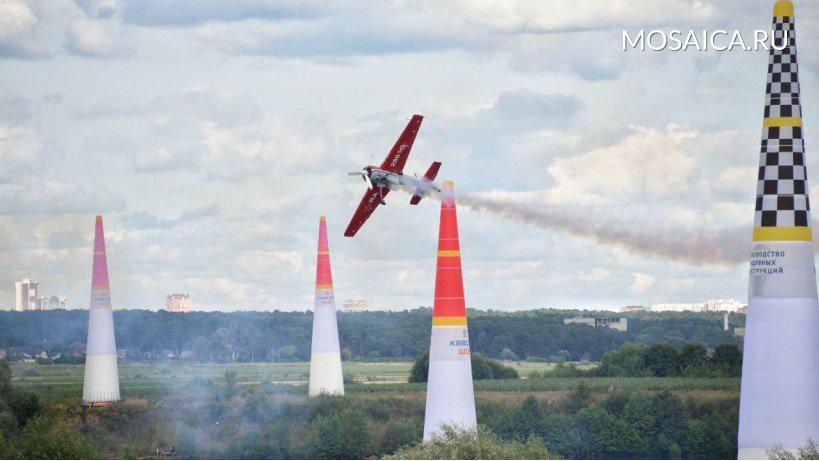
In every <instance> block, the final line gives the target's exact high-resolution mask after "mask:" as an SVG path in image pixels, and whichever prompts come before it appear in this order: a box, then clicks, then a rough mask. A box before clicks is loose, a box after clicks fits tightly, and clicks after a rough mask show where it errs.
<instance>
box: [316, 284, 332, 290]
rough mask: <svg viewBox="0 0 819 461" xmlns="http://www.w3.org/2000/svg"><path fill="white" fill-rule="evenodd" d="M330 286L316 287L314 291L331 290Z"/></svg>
mask: <svg viewBox="0 0 819 461" xmlns="http://www.w3.org/2000/svg"><path fill="white" fill-rule="evenodd" d="M332 289H333V286H332V285H316V290H332Z"/></svg>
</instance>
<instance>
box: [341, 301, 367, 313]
mask: <svg viewBox="0 0 819 461" xmlns="http://www.w3.org/2000/svg"><path fill="white" fill-rule="evenodd" d="M341 310H342V312H364V311H365V310H367V303H366V302H364V300H363V299H348V300H345V301H344V304H342V305H341Z"/></svg>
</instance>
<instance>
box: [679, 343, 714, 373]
mask: <svg viewBox="0 0 819 461" xmlns="http://www.w3.org/2000/svg"><path fill="white" fill-rule="evenodd" d="M707 361H708V350H707V349H705V346H703V345H702V344H698V343H687V344H685V345H684V346H683V347H682V348H680V367H681V368H683V369H685V368H700V367H703V366H705V364H706V363H707Z"/></svg>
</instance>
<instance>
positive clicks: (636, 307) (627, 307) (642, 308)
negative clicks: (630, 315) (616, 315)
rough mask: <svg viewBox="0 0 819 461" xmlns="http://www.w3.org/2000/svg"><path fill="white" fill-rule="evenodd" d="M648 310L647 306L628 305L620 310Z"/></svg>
mask: <svg viewBox="0 0 819 461" xmlns="http://www.w3.org/2000/svg"><path fill="white" fill-rule="evenodd" d="M648 310H649V309H648V307H646V306H626V307H624V308H622V309H620V312H647V311H648Z"/></svg>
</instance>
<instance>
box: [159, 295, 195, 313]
mask: <svg viewBox="0 0 819 461" xmlns="http://www.w3.org/2000/svg"><path fill="white" fill-rule="evenodd" d="M165 310H166V311H168V312H190V311H191V297H190V295H187V294H176V293H175V294H172V295H168V296H165Z"/></svg>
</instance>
